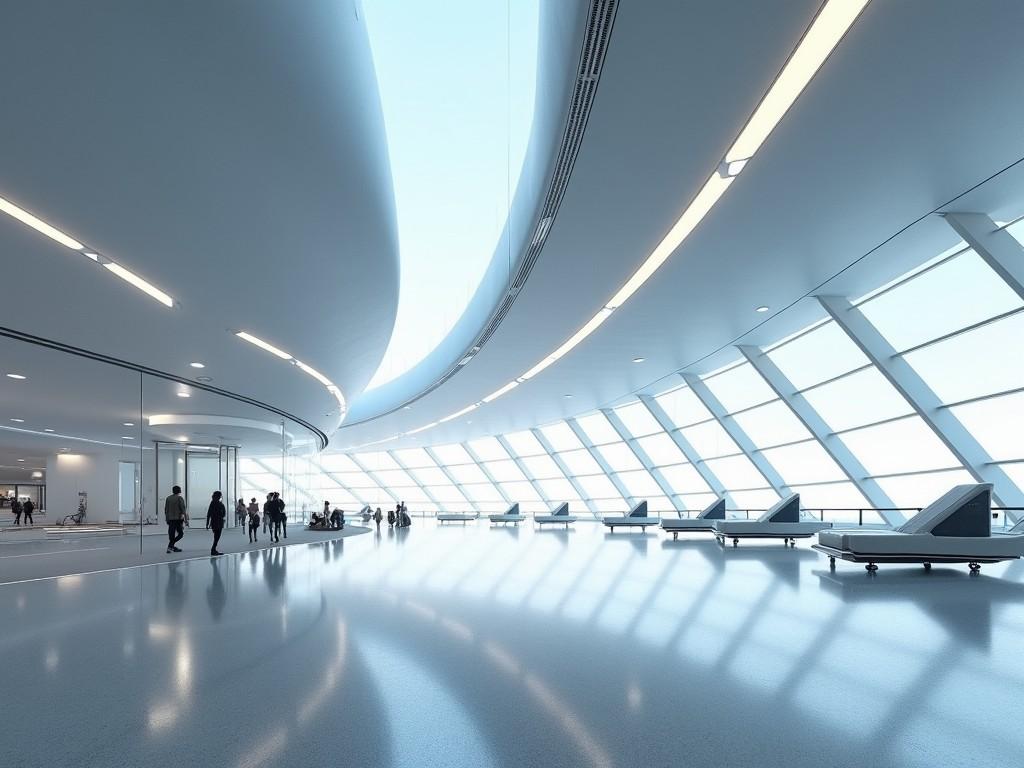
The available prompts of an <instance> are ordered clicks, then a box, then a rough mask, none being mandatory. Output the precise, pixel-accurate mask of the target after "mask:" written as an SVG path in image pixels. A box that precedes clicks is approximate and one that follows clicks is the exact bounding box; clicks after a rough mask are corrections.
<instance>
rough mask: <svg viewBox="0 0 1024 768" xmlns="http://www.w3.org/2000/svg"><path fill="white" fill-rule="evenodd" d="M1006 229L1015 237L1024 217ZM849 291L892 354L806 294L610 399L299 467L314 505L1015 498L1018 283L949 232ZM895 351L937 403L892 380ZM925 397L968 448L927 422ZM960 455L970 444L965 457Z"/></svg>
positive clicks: (581, 505) (595, 507)
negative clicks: (899, 270)
mask: <svg viewBox="0 0 1024 768" xmlns="http://www.w3.org/2000/svg"><path fill="white" fill-rule="evenodd" d="M1007 232H1009V233H1010V234H1011V235H1012V236H1013V237H1014V238H1016V240H1018V241H1022V240H1024V222H1018V223H1016V224H1013V225H1011V226H1010V227H1008V228H1007ZM808 301H813V300H811V299H809V300H808ZM849 301H850V306H851V307H852V309H851V310H850V312H851V313H856V314H857V315H858V316H859V317H860V318H862V319H863V320H864V321H866V323H867V324H868V326H869V328H870V329H873V330H874V331H877V333H878V334H880V336H881V338H882V339H883V340H884V342H885V343H886V344H887V345H889V347H891V352H889V353H887V354H883V355H881V356H879V355H877V354H876V355H869V353H868V352H867V351H865V350H866V348H865V346H864V344H863V339H859V338H857V337H856V334H855V333H853V332H852V331H851V330H850V328H849V327H844V325H841V324H840V323H839V322H837V321H836V320H835V319H833V318H832V317H831V316H830V314H829V312H828V311H826V308H825V307H824V306H821V305H818V304H817V303H816V304H815V306H817V312H816V314H818V319H817V320H815V321H814V322H812V323H810V324H809V325H807V326H806V327H804V328H803V329H802V330H799V331H797V332H796V333H791V334H789V335H788V336H786V337H785V338H781V339H779V340H778V341H776V342H775V343H773V344H767V345H764V346H761V347H756V348H749V347H747V348H743V349H741V348H736V349H735V350H734V353H735V354H734V360H733V361H732V362H731V363H728V364H727V365H725V366H723V367H721V368H719V369H718V370H715V371H711V372H708V373H695V372H689V371H681V372H680V373H679V374H678V375H677V376H675V377H670V379H669V380H668V381H667V383H666V384H665V386H664V387H663V388H662V389H661V390H660V391H658V390H655V391H653V392H649V393H644V394H641V395H639V396H636V397H630V398H625V399H623V400H622V401H621V402H619V403H617V404H616V405H615V406H614V407H612V408H606V409H602V410H599V411H596V412H593V413H588V414H582V415H580V416H577V417H575V418H571V419H566V420H563V421H559V422H556V423H552V424H543V425H539V426H538V427H537V428H535V429H529V430H523V431H520V432H513V433H509V434H502V435H492V436H487V437H482V438H478V439H474V440H469V441H466V442H464V443H453V444H441V445H432V446H428V447H420V448H402V449H395V450H379V451H374V452H353V453H349V454H336V453H328V454H323V455H319V456H310V457H309V458H308V459H307V460H306V464H305V468H306V470H307V471H306V472H305V473H304V474H303V476H302V479H301V483H302V485H303V488H304V489H305V490H306V491H307V492H308V493H309V494H310V495H311V496H313V497H316V498H317V499H321V501H320V504H321V506H322V501H323V500H330V501H331V502H332V505H333V504H335V503H337V504H338V505H340V506H342V507H352V508H356V507H358V506H362V505H364V504H368V505H371V506H378V505H379V506H382V507H386V506H387V505H393V504H394V503H396V502H397V501H405V502H406V504H407V505H408V506H409V508H410V510H413V511H415V512H417V513H420V514H433V513H435V512H437V511H439V510H444V511H474V512H479V513H481V514H487V513H492V512H497V511H502V510H503V509H504V508H506V507H508V506H509V505H510V504H512V503H514V502H518V503H519V504H520V507H521V509H523V510H524V511H525V512H527V513H532V512H542V511H545V510H548V509H551V508H554V507H555V506H557V505H558V504H560V503H561V502H563V501H568V502H569V504H570V508H571V509H572V510H573V511H574V512H575V513H578V514H584V515H586V513H588V512H589V513H591V515H593V516H594V517H597V516H599V515H601V514H607V513H615V512H621V511H625V510H627V509H628V508H629V507H630V506H632V505H633V504H635V503H637V502H639V501H641V500H646V501H647V502H648V505H649V508H650V510H651V511H652V512H655V513H658V514H661V515H675V514H680V515H689V514H695V513H696V512H697V511H699V510H701V509H703V508H704V506H706V505H707V504H708V503H710V502H711V500H712V499H713V498H714V497H715V495H716V494H719V493H724V494H725V495H726V497H727V501H728V504H729V508H730V509H733V510H736V511H737V513H739V514H746V513H747V511H750V512H753V511H756V510H762V509H765V508H767V507H768V506H770V505H771V504H773V503H774V502H775V501H777V500H778V499H779V498H780V497H781V496H782V495H785V494H789V493H792V492H799V493H800V495H801V500H802V503H803V505H804V507H805V508H807V509H811V510H817V512H816V514H819V513H820V514H823V515H824V516H825V519H828V520H834V521H845V522H858V521H863V522H865V523H881V522H883V521H884V519H885V517H884V514H879V513H877V512H876V511H875V510H876V509H881V510H883V513H884V512H885V511H887V510H890V509H892V508H899V509H902V514H904V515H909V514H912V513H913V512H914V511H915V510H916V509H919V508H921V507H923V506H925V505H927V504H928V503H929V502H930V501H932V500H933V499H934V498H936V497H937V496H939V495H940V494H941V493H943V492H944V491H946V490H948V489H949V488H950V487H951V486H953V485H955V484H958V483H966V482H976V481H978V479H979V478H980V479H984V480H991V481H992V482H994V485H995V493H996V497H997V502H998V503H1000V504H1001V505H1002V506H1011V507H1012V506H1020V505H1021V504H1020V501H1019V500H1020V499H1021V498H1024V442H1022V441H1021V440H1020V435H1021V434H1022V433H1024V415H1022V414H1024V355H1022V354H1019V346H1020V339H1021V338H1024V299H1022V297H1021V296H1020V295H1019V294H1018V293H1017V292H1016V291H1015V290H1014V288H1013V287H1012V286H1011V285H1010V284H1008V283H1007V282H1006V281H1004V280H1003V278H1002V277H1000V275H999V274H998V273H997V272H996V270H994V269H993V268H992V267H991V266H989V264H988V263H986V261H985V260H984V259H983V258H981V257H980V256H979V255H978V254H977V253H976V252H975V251H974V250H972V249H971V248H970V247H968V246H967V244H965V243H960V244H959V245H957V246H955V247H953V248H951V249H949V250H947V251H944V252H942V253H939V254H936V255H935V256H934V257H933V258H931V259H929V260H928V261H926V262H924V263H922V264H920V265H918V266H917V267H915V268H913V269H911V270H909V271H908V272H906V273H905V274H903V275H902V276H900V277H898V278H897V279H895V280H892V281H890V282H888V283H886V284H885V285H880V286H878V287H877V288H876V289H874V290H872V291H871V292H869V293H866V294H865V295H863V296H859V297H852V298H851V299H850V300H849ZM900 363H905V364H906V365H907V366H909V369H910V371H912V373H913V376H914V378H915V379H917V380H919V382H920V384H919V385H918V388H919V389H921V388H923V389H927V390H930V391H931V392H932V393H934V395H935V396H936V397H937V398H938V401H939V405H938V407H937V408H929V407H928V406H927V404H923V403H922V402H918V400H921V399H922V398H920V397H915V395H914V393H913V392H909V391H907V388H906V387H905V386H903V387H901V386H897V384H899V383H900V382H901V381H903V380H905V378H906V377H902V378H901V376H899V375H894V374H893V372H892V367H893V366H894V365H899V364H900ZM769 379H772V380H771V381H769ZM935 410H938V411H942V412H945V414H948V415H951V416H952V417H953V418H954V419H955V420H956V423H957V424H958V425H962V427H963V428H964V429H965V430H966V431H967V433H969V435H970V438H971V439H972V440H974V441H976V443H977V445H978V446H980V452H979V450H974V451H973V453H972V451H967V452H966V454H965V452H964V451H963V450H960V449H961V446H959V445H957V444H956V442H955V440H954V439H953V438H951V437H950V434H943V433H942V431H941V430H939V429H937V427H936V424H938V423H939V422H938V421H936V417H935V414H934V413H932V411H935ZM809 424H811V425H813V429H814V431H813V432H812V429H811V428H809V426H808V425H809ZM965 455H974V456H977V457H980V458H979V459H978V461H976V462H975V463H972V464H971V465H968V464H967V463H966V462H965V460H964V458H963V457H964V456H965ZM958 456H959V458H958ZM244 469H245V467H244V463H243V474H245V471H244ZM257 474H258V472H257ZM264 476H265V472H264ZM321 497H322V498H321ZM1017 517H1019V513H1015V512H1011V513H1009V515H1008V518H1007V520H1009V521H1012V520H1014V519H1016V518H1017Z"/></svg>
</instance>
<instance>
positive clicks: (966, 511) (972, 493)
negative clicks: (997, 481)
mask: <svg viewBox="0 0 1024 768" xmlns="http://www.w3.org/2000/svg"><path fill="white" fill-rule="evenodd" d="M896 530H897V531H899V532H900V533H930V534H932V535H934V536H991V535H992V484H991V483H971V484H969V485H957V486H955V487H953V488H950V489H949V490H948V491H946V492H945V493H944V494H942V495H941V496H939V498H937V499H936V500H935V501H933V502H932V503H931V504H929V505H928V506H927V507H925V508H924V509H922V510H921V511H920V512H918V513H917V514H916V515H914V516H913V517H912V518H910V519H909V520H907V522H905V523H904V524H903V525H901V526H900V527H899V528H897V529H896Z"/></svg>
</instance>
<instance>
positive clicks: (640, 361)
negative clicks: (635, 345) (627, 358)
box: [633, 357, 647, 363]
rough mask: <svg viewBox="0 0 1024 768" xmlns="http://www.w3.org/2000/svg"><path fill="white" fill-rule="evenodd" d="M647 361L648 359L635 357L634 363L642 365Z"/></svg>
mask: <svg viewBox="0 0 1024 768" xmlns="http://www.w3.org/2000/svg"><path fill="white" fill-rule="evenodd" d="M646 359H647V358H646V357H634V358H633V362H634V363H642V362H643V361H644V360H646Z"/></svg>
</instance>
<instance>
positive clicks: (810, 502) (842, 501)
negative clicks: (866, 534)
mask: <svg viewBox="0 0 1024 768" xmlns="http://www.w3.org/2000/svg"><path fill="white" fill-rule="evenodd" d="M791 489H792V491H793V492H794V493H799V494H800V506H802V507H803V508H804V509H868V508H870V507H871V505H870V504H869V503H868V500H867V499H865V498H864V496H863V494H861V492H860V491H858V490H857V486H855V485H854V484H853V483H828V484H827V485H799V486H796V485H794V486H792V487H791ZM825 519H826V520H835V519H837V518H835V517H826V518H825ZM843 519H848V520H856V519H857V518H856V516H855V515H853V516H850V517H847V518H843ZM864 522H876V519H875V518H874V517H873V516H872V517H871V518H867V517H865V519H864Z"/></svg>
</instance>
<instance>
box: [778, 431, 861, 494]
mask: <svg viewBox="0 0 1024 768" xmlns="http://www.w3.org/2000/svg"><path fill="white" fill-rule="evenodd" d="M761 454H762V455H763V456H764V457H765V458H766V459H768V461H769V463H770V464H771V465H772V466H773V467H775V470H776V471H777V472H778V473H779V474H780V475H782V479H783V480H784V481H785V483H786V485H792V484H793V483H826V482H829V481H830V480H842V479H844V478H845V477H846V475H844V474H843V470H841V469H840V468H839V465H838V464H836V463H835V462H834V461H833V460H832V457H831V456H829V455H828V454H827V453H826V452H825V449H824V448H822V447H821V445H820V444H819V443H818V441H817V440H810V441H807V442H804V443H795V444H793V445H786V446H783V447H782V448H770V449H768V450H766V451H762V452H761Z"/></svg>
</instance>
